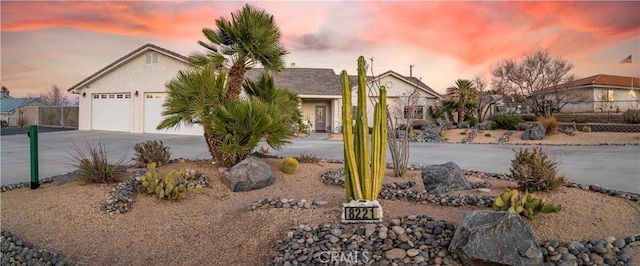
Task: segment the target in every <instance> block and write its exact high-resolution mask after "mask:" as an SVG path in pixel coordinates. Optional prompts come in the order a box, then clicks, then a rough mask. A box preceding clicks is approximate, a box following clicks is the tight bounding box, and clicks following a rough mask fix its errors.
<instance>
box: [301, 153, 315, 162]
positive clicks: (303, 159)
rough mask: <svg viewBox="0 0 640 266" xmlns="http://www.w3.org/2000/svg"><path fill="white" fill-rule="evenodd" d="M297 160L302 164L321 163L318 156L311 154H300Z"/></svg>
mask: <svg viewBox="0 0 640 266" xmlns="http://www.w3.org/2000/svg"><path fill="white" fill-rule="evenodd" d="M297 159H298V162H300V163H319V162H320V158H318V156H316V155H315V154H311V153H300V155H298V158H297Z"/></svg>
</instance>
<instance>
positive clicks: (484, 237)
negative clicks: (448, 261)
mask: <svg viewBox="0 0 640 266" xmlns="http://www.w3.org/2000/svg"><path fill="white" fill-rule="evenodd" d="M449 252H452V253H454V254H455V255H457V256H458V258H460V259H461V260H462V262H463V264H464V265H487V264H492V265H500V264H502V265H542V262H543V255H542V252H541V251H540V248H539V247H538V245H537V244H536V240H535V237H534V235H533V231H532V230H531V228H530V227H529V225H527V223H525V222H524V221H523V220H522V218H520V216H519V215H518V214H516V213H510V212H495V211H470V212H467V213H465V215H464V217H463V218H462V222H461V223H460V226H459V227H458V229H457V230H456V232H455V234H454V236H453V239H452V240H451V243H450V246H449Z"/></svg>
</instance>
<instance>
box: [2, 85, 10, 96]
mask: <svg viewBox="0 0 640 266" xmlns="http://www.w3.org/2000/svg"><path fill="white" fill-rule="evenodd" d="M0 92H1V93H4V95H7V96H9V94H11V92H10V91H9V89H8V88H7V87H5V86H4V85H2V89H1V90H0Z"/></svg>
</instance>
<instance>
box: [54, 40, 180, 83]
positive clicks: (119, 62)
mask: <svg viewBox="0 0 640 266" xmlns="http://www.w3.org/2000/svg"><path fill="white" fill-rule="evenodd" d="M147 51H156V52H158V53H161V54H164V55H166V56H169V57H172V58H175V59H177V60H179V61H182V62H185V63H189V58H188V57H186V56H184V55H181V54H178V53H176V52H173V51H170V50H167V49H164V48H162V47H159V46H156V45H154V44H150V43H147V44H145V45H143V46H141V47H140V48H138V49H135V50H133V51H132V52H130V53H128V54H126V55H125V56H123V57H120V58H119V59H118V60H116V61H114V62H113V63H111V64H109V65H107V66H106V67H104V68H102V69H100V70H98V72H96V73H93V74H92V75H91V76H89V77H87V78H85V79H83V80H82V81H80V82H78V83H77V84H75V85H73V86H71V88H69V89H68V90H67V91H73V90H77V89H81V88H82V87H83V86H85V85H86V84H88V83H91V82H93V81H94V80H96V79H98V78H100V77H102V76H104V75H105V74H107V73H109V72H111V71H112V70H113V69H115V68H117V67H119V66H121V65H122V64H124V63H126V62H129V61H130V60H131V59H133V58H136V57H137V56H139V55H141V54H143V53H145V52H147Z"/></svg>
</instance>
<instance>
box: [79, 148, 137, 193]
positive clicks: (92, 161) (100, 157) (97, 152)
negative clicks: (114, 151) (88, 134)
mask: <svg viewBox="0 0 640 266" xmlns="http://www.w3.org/2000/svg"><path fill="white" fill-rule="evenodd" d="M71 149H72V151H73V152H72V153H71V158H70V160H71V165H72V166H74V167H77V168H78V169H80V170H81V171H80V172H81V173H80V179H81V180H84V181H86V182H88V183H111V182H116V181H118V180H117V176H118V174H119V173H120V172H121V171H122V170H123V169H124V168H122V167H120V166H121V165H122V163H123V162H124V160H125V158H126V156H127V154H126V153H125V154H124V155H123V156H122V157H121V158H120V159H118V160H117V161H115V162H113V163H111V162H109V160H108V152H107V149H106V148H105V147H104V145H103V144H102V143H101V142H98V144H96V145H95V146H94V145H91V144H90V143H88V142H87V150H86V151H84V150H82V149H81V148H80V147H78V146H77V145H76V144H75V143H74V144H73V147H72V148H71ZM121 169H122V170H121Z"/></svg>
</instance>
